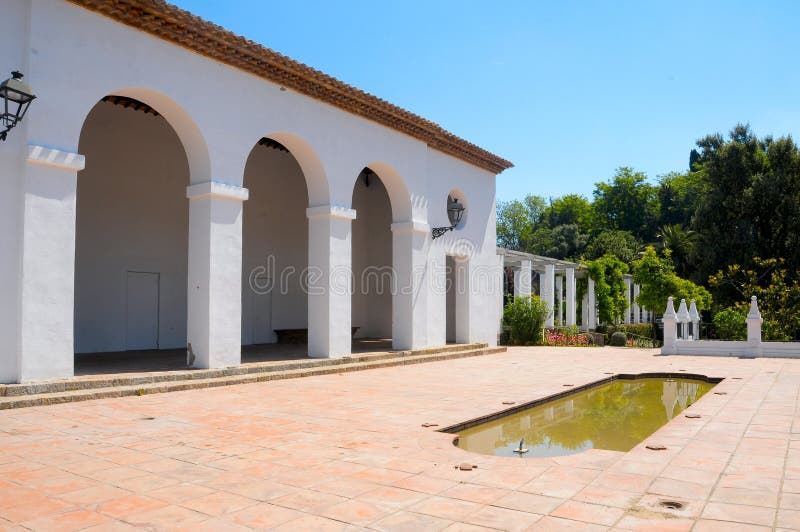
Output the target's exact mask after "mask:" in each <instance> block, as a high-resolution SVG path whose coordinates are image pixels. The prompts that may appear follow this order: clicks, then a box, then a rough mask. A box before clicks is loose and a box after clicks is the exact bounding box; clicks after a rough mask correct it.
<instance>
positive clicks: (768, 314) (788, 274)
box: [709, 257, 800, 341]
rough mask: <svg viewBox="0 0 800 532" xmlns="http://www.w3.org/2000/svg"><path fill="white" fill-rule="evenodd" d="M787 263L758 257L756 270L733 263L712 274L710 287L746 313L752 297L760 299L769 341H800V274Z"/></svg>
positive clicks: (754, 266) (766, 335)
mask: <svg viewBox="0 0 800 532" xmlns="http://www.w3.org/2000/svg"><path fill="white" fill-rule="evenodd" d="M786 264H787V261H786V260H785V259H774V258H773V259H762V258H759V257H755V258H754V259H753V266H752V267H750V268H746V267H743V266H740V265H738V264H733V265H731V266H728V267H727V268H726V269H725V270H720V271H719V272H717V273H716V274H715V275H712V276H711V278H710V279H709V284H710V285H711V287H712V289H714V290H715V292H722V293H723V294H724V297H725V298H726V299H727V300H728V301H730V302H732V305H731V306H732V307H733V308H735V309H738V310H739V311H740V312H743V313H745V314H746V313H747V310H748V308H749V305H750V296H756V297H757V298H758V306H759V309H760V310H761V316H762V317H763V318H764V324H763V332H764V338H765V339H767V340H784V341H785V340H800V280H798V277H799V276H800V272H798V271H797V270H795V269H791V268H787V267H786ZM726 291H727V292H726ZM731 292H733V293H734V294H735V295H734V296H733V297H731V296H730V293H731Z"/></svg>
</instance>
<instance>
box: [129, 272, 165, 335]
mask: <svg viewBox="0 0 800 532" xmlns="http://www.w3.org/2000/svg"><path fill="white" fill-rule="evenodd" d="M159 276H160V274H158V273H148V272H128V278H127V296H126V305H125V312H126V315H125V349H127V350H128V351H136V350H140V349H158V285H159Z"/></svg>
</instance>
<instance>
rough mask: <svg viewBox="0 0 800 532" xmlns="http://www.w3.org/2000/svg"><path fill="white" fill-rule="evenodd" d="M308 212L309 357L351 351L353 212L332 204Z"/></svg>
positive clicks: (327, 355) (354, 213)
mask: <svg viewBox="0 0 800 532" xmlns="http://www.w3.org/2000/svg"><path fill="white" fill-rule="evenodd" d="M306 213H307V215H308V269H309V274H308V356H310V357H314V358H338V357H342V356H345V355H349V354H350V350H351V345H352V341H351V336H352V334H351V330H350V327H351V319H352V316H351V314H350V306H351V300H352V291H353V290H352V286H353V282H352V275H353V272H352V243H351V240H352V225H353V224H352V222H353V220H355V218H356V211H354V210H353V209H347V208H344V207H337V206H334V205H322V206H319V207H311V208H309V209H307V210H306Z"/></svg>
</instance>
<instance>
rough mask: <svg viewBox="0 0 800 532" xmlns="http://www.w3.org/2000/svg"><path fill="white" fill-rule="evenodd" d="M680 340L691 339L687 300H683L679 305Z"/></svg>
mask: <svg viewBox="0 0 800 532" xmlns="http://www.w3.org/2000/svg"><path fill="white" fill-rule="evenodd" d="M677 319H678V339H679V340H687V339H688V337H689V332H688V331H689V321H691V318H690V316H689V309H688V308H687V307H686V300H685V299H681V304H680V305H678V315H677Z"/></svg>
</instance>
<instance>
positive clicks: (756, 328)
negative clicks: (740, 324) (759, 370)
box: [747, 296, 764, 357]
mask: <svg viewBox="0 0 800 532" xmlns="http://www.w3.org/2000/svg"><path fill="white" fill-rule="evenodd" d="M762 323H764V320H763V319H762V318H761V312H760V311H759V310H758V301H757V300H756V296H752V297H751V298H750V312H748V313H747V351H748V353H747V354H748V355H750V356H756V357H757V356H761V324H762Z"/></svg>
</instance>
